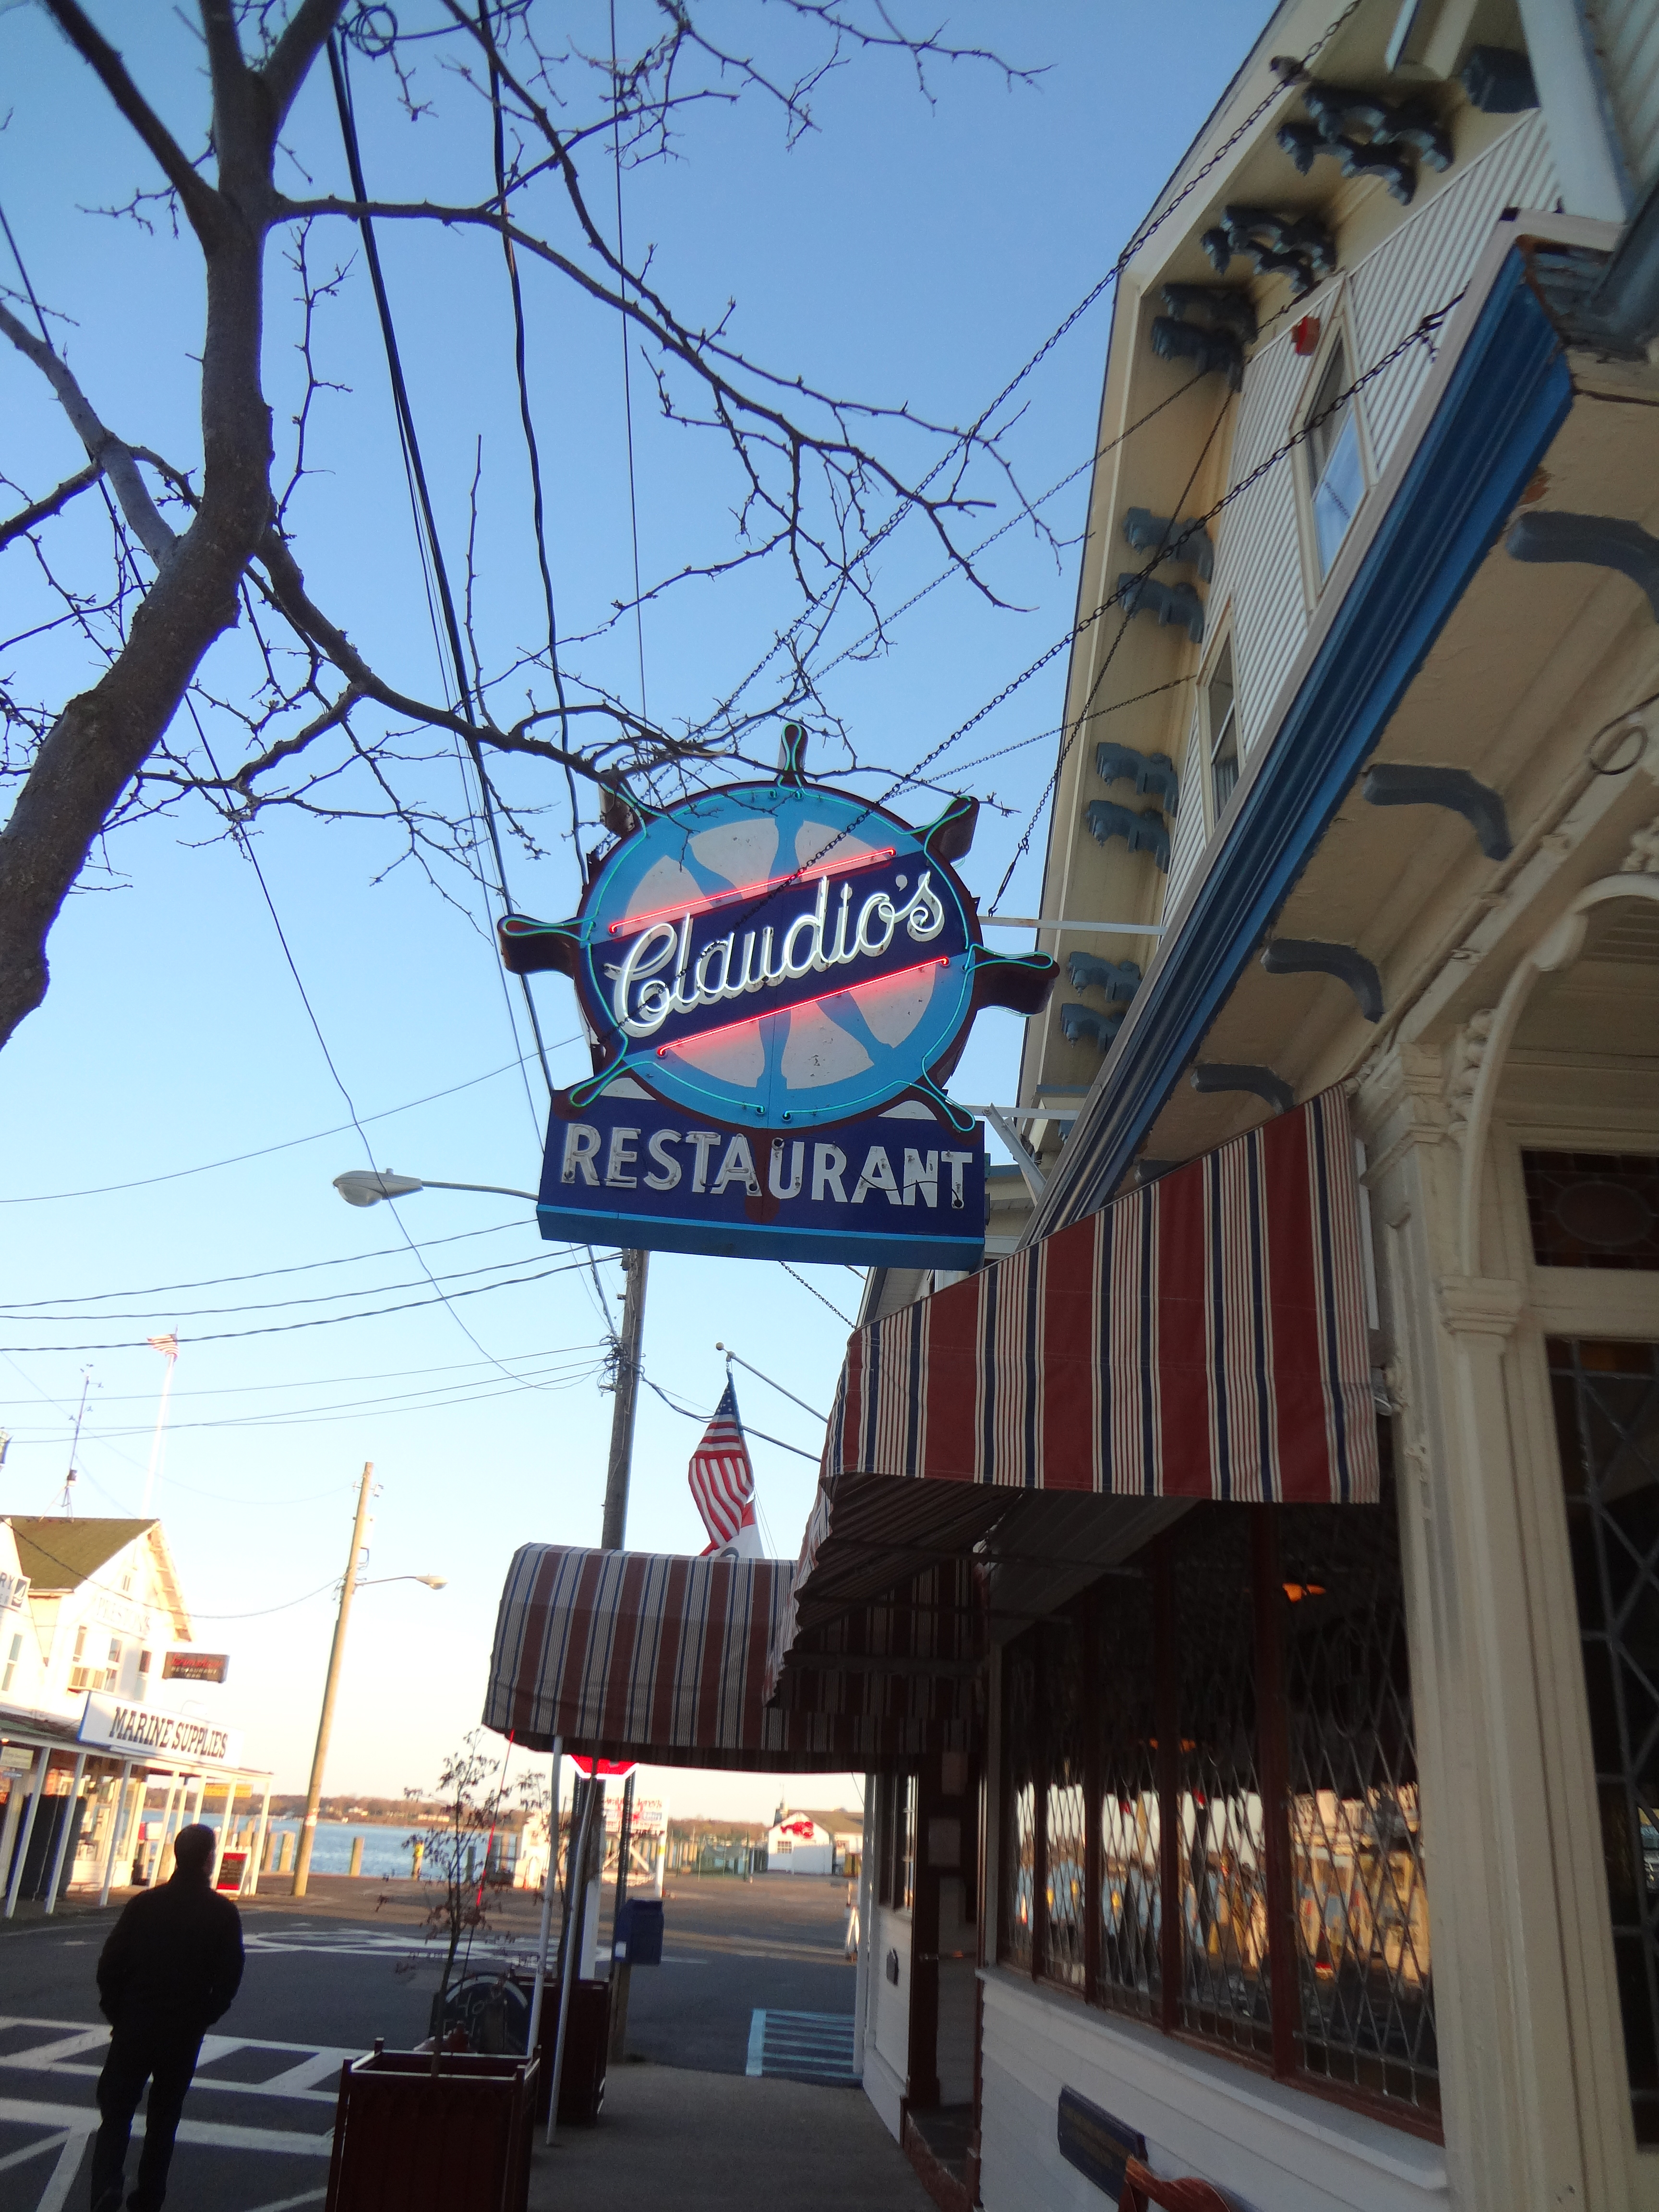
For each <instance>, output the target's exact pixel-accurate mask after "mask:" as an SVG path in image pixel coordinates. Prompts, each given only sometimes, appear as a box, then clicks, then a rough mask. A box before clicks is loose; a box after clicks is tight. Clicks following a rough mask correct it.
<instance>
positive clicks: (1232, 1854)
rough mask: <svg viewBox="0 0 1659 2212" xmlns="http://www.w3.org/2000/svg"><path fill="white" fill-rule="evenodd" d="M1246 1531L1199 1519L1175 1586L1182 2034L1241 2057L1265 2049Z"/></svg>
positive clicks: (1263, 1921)
mask: <svg viewBox="0 0 1659 2212" xmlns="http://www.w3.org/2000/svg"><path fill="white" fill-rule="evenodd" d="M1250 1580H1251V1561H1250V1525H1249V1520H1248V1518H1247V1516H1245V1515H1244V1514H1243V1513H1237V1512H1229V1511H1227V1510H1225V1509H1224V1510H1222V1511H1220V1512H1218V1513H1215V1514H1210V1515H1206V1516H1204V1518H1203V1520H1202V1522H1200V1523H1199V1524H1198V1526H1197V1527H1196V1528H1195V1529H1194V1534H1193V1536H1192V1538H1190V1539H1189V1540H1188V1542H1186V1543H1185V1544H1183V1545H1182V1547H1181V1563H1180V1567H1179V1570H1178V1571H1177V1572H1176V1577H1175V1589H1176V1654H1177V1658H1176V1664H1177V1666H1178V1668H1179V1675H1178V1694H1177V1700H1176V1712H1177V1716H1178V1718H1179V1722H1180V1728H1181V1764H1180V1775H1181V1792H1180V1796H1179V1798H1178V1800H1177V1808H1176V1814H1177V1819H1178V1820H1179V1823H1180V1826H1179V1830H1178V1833H1179V1838H1180V1859H1181V1933H1182V1990H1181V2012H1180V2019H1181V2024H1182V2027H1188V2028H1190V2029H1192V2030H1194V2032H1195V2033H1200V2034H1206V2035H1212V2036H1215V2037H1218V2039H1221V2040H1222V2041H1224V2042H1229V2043H1236V2044H1237V2045H1238V2046H1239V2048H1240V2049H1242V2050H1244V2051H1252V2052H1254V2053H1255V2054H1257V2055H1259V2056H1261V2057H1267V2056H1268V2055H1270V2053H1271V2051H1272V2039H1271V2031H1270V2027H1269V2021H1268V2009H1267V1948H1268V1932H1267V1875H1266V1870H1265V1868H1264V1865H1263V1861H1262V1846H1263V1841H1264V1837H1263V1826H1262V1823H1263V1811H1262V1802H1261V1783H1260V1780H1259V1778H1258V1774H1257V1765H1256V1724H1255V1668H1254V1667H1253V1665H1252V1663H1251V1661H1252V1655H1253V1652H1254V1648H1255V1620H1254V1613H1253V1610H1252V1604H1251V1593H1250Z"/></svg>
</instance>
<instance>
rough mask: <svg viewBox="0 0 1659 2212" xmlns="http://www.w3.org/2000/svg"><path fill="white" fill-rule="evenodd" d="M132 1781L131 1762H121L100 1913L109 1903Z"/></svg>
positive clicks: (111, 1819) (100, 1898)
mask: <svg viewBox="0 0 1659 2212" xmlns="http://www.w3.org/2000/svg"><path fill="white" fill-rule="evenodd" d="M131 1781H132V1761H131V1759H123V1760H122V1762H121V1779H120V1780H119V1781H118V1783H117V1784H116V1785H115V1809H114V1811H113V1812H112V1814H110V1818H109V1849H108V1850H107V1851H106V1852H105V1854H104V1879H103V1881H102V1882H101V1883H100V1886H99V1890H98V1909H99V1911H100V1912H101V1911H103V1909H104V1907H105V1906H106V1905H107V1904H108V1903H109V1893H110V1889H111V1887H112V1884H113V1882H114V1881H115V1860H116V1855H117V1854H118V1851H119V1850H120V1848H121V1824H122V1822H123V1821H124V1820H125V1818H126V1811H127V1790H128V1788H129V1786H130V1785H131Z"/></svg>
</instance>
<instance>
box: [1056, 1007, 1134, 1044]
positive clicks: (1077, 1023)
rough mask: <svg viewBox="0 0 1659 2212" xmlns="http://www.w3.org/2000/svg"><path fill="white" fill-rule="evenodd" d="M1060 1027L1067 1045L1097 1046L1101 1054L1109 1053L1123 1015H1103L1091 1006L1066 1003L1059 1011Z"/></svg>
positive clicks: (1117, 1013) (1112, 1013)
mask: <svg viewBox="0 0 1659 2212" xmlns="http://www.w3.org/2000/svg"><path fill="white" fill-rule="evenodd" d="M1122 1026H1123V1015H1122V1012H1121V1011H1119V1012H1111V1013H1104V1014H1103V1013H1098V1012H1096V1010H1095V1008H1094V1007H1093V1006H1077V1005H1075V1004H1069V1003H1068V1004H1067V1005H1066V1006H1061V1008H1060V1030H1061V1032H1062V1033H1063V1035H1064V1036H1065V1037H1066V1042H1068V1043H1069V1044H1084V1043H1092V1044H1097V1045H1098V1046H1099V1047H1100V1048H1101V1050H1102V1051H1103V1052H1109V1051H1110V1049H1111V1047H1112V1044H1113V1042H1114V1040H1115V1037H1116V1036H1117V1033H1118V1031H1119V1030H1121V1028H1122Z"/></svg>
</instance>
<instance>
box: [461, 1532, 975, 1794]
mask: <svg viewBox="0 0 1659 2212" xmlns="http://www.w3.org/2000/svg"><path fill="white" fill-rule="evenodd" d="M792 1573H793V1568H792V1566H791V1563H790V1562H789V1561H787V1560H786V1559H686V1558H680V1557H670V1556H662V1555H656V1554H652V1553H641V1552H588V1551H573V1550H570V1549H568V1548H567V1547H563V1546H560V1545H552V1544H526V1545H525V1546H523V1547H521V1548H520V1550H519V1551H518V1552H517V1553H515V1554H514V1556H513V1564H512V1566H511V1567H510V1569H509V1570H508V1572H507V1585H506V1588H505V1589H503V1591H502V1593H501V1609H500V1612H499V1613H498V1614H497V1617H496V1622H495V1649H494V1651H493V1653H492V1654H491V1657H490V1667H489V1688H488V1692H487V1694H486V1699H485V1704H484V1714H483V1718H484V1724H485V1726H486V1727H488V1728H492V1729H498V1730H499V1731H500V1732H501V1734H502V1735H512V1736H513V1740H514V1741H516V1742H518V1743H520V1744H522V1745H525V1746H526V1747H528V1748H530V1749H532V1750H539V1751H545V1750H547V1749H548V1748H549V1747H550V1746H551V1744H552V1741H553V1739H554V1737H555V1736H562V1738H563V1739H564V1743H565V1748H566V1749H567V1750H568V1751H574V1752H580V1753H584V1754H590V1755H592V1756H593V1757H595V1758H600V1759H646V1760H648V1761H649V1762H650V1763H651V1764H653V1765H662V1766H714V1767H737V1768H746V1769H750V1770H757V1771H763V1772H764V1771H773V1770H778V1771H789V1770H801V1771H811V1770H816V1771H823V1772H838V1771H842V1770H843V1769H846V1768H848V1767H854V1768H856V1767H859V1766H860V1765H863V1766H866V1767H867V1766H872V1765H883V1764H887V1763H890V1762H893V1761H904V1760H907V1759H916V1758H919V1757H921V1756H922V1755H923V1754H924V1753H927V1752H929V1751H935V1750H959V1749H966V1748H968V1747H969V1741H970V1736H971V1730H972V1724H973V1720H974V1718H975V1715H974V1714H973V1712H972V1709H971V1706H970V1705H968V1704H965V1703H964V1701H963V1700H962V1699H958V1698H957V1697H955V1696H946V1697H943V1698H937V1699H936V1698H933V1697H932V1696H931V1695H930V1694H928V1686H927V1684H926V1683H925V1682H923V1683H920V1684H915V1685H910V1686H908V1688H907V1691H906V1693H905V1694H902V1695H899V1696H894V1695H892V1694H891V1693H890V1687H889V1685H888V1683H887V1681H886V1680H884V1677H882V1676H881V1675H879V1674H872V1675H871V1676H869V1677H868V1678H867V1680H866V1678H857V1679H856V1680H855V1686H854V1688H853V1689H852V1690H851V1691H850V1692H849V1691H848V1689H847V1687H846V1686H844V1685H838V1686H836V1687H835V1688H834V1689H832V1690H829V1692H827V1693H826V1694H823V1695H813V1694H812V1693H811V1692H808V1693H807V1694H806V1695H805V1696H804V1697H803V1698H802V1699H799V1701H798V1703H797V1704H795V1705H793V1706H792V1709H790V1710H778V1709H775V1708H771V1707H769V1706H768V1705H767V1704H766V1703H765V1692H766V1687H767V1684H766V1671H767V1659H768V1655H769V1651H770V1650H771V1647H772V1644H773V1643H774V1641H775V1638H776V1637H777V1635H778V1633H779V1632H780V1630H781V1627H782V1626H783V1621H784V1616H785V1611H786V1607H787V1598H788V1592H789V1584H790V1579H791V1576H792Z"/></svg>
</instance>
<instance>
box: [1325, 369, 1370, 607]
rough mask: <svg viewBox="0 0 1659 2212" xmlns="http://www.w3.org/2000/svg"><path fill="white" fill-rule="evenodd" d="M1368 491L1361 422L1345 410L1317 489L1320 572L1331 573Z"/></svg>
mask: <svg viewBox="0 0 1659 2212" xmlns="http://www.w3.org/2000/svg"><path fill="white" fill-rule="evenodd" d="M1364 495H1365V475H1364V470H1363V469H1362V467H1361V466H1360V461H1359V425H1358V422H1356V421H1355V419H1354V416H1353V411H1352V408H1350V409H1349V410H1347V411H1346V420H1345V421H1344V422H1343V424H1342V428H1341V430H1340V433H1339V434H1338V436H1337V441H1336V444H1335V446H1334V447H1333V449H1332V452H1331V458H1330V462H1329V465H1328V467H1327V468H1326V469H1325V471H1324V473H1323V474H1322V476H1321V477H1320V479H1319V483H1318V486H1317V488H1316V490H1315V492H1314V501H1313V510H1314V532H1315V535H1316V537H1317V538H1318V540H1319V573H1320V574H1321V575H1322V576H1323V575H1325V574H1328V571H1329V568H1330V565H1331V563H1332V562H1333V561H1334V560H1335V558H1336V556H1337V552H1338V550H1339V549H1340V546H1341V544H1342V541H1343V539H1344V538H1346V536H1347V534H1348V526H1349V524H1350V523H1351V522H1352V520H1353V519H1354V516H1355V515H1356V514H1357V513H1358V511H1359V502H1360V501H1361V500H1362V499H1363V498H1364Z"/></svg>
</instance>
